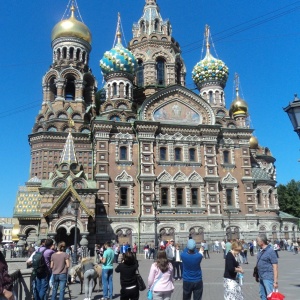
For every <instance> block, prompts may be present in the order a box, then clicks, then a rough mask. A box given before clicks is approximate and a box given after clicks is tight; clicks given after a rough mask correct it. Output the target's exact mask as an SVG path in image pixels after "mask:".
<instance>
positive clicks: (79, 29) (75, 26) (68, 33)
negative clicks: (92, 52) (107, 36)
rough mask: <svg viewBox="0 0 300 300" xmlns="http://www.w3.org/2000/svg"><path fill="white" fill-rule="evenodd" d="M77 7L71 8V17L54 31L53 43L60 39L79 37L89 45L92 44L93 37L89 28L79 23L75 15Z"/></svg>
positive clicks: (55, 27)
mask: <svg viewBox="0 0 300 300" xmlns="http://www.w3.org/2000/svg"><path fill="white" fill-rule="evenodd" d="M74 12H75V7H74V6H72V7H71V17H70V18H69V19H66V20H62V21H60V22H59V23H57V24H56V25H55V26H54V28H53V30H52V36H51V38H52V41H54V40H55V39H57V38H60V37H77V38H80V39H83V40H85V41H86V42H88V43H89V44H91V42H92V35H91V32H90V30H89V29H88V27H87V26H86V25H85V24H83V23H82V22H80V21H78V20H77V19H76V17H75V15H74Z"/></svg>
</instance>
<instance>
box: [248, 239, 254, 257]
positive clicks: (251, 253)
mask: <svg viewBox="0 0 300 300" xmlns="http://www.w3.org/2000/svg"><path fill="white" fill-rule="evenodd" d="M248 245H249V251H250V255H251V256H253V255H254V253H253V243H252V242H251V241H250V242H249V243H248Z"/></svg>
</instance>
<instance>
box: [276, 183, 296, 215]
mask: <svg viewBox="0 0 300 300" xmlns="http://www.w3.org/2000/svg"><path fill="white" fill-rule="evenodd" d="M277 193H278V202H279V207H280V210H281V211H283V212H285V213H288V214H291V215H293V216H295V217H298V218H299V217H300V181H295V180H294V179H292V180H291V181H290V182H289V183H288V184H286V185H283V184H280V185H278V187H277Z"/></svg>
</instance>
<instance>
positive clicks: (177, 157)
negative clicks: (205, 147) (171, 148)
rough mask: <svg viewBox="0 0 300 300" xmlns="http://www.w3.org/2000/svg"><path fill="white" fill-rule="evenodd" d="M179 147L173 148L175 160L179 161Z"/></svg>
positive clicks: (180, 158)
mask: <svg viewBox="0 0 300 300" xmlns="http://www.w3.org/2000/svg"><path fill="white" fill-rule="evenodd" d="M181 160H182V157H181V148H175V161H181Z"/></svg>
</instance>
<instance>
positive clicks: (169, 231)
mask: <svg viewBox="0 0 300 300" xmlns="http://www.w3.org/2000/svg"><path fill="white" fill-rule="evenodd" d="M159 236H160V240H161V241H163V242H166V241H170V240H172V239H173V240H175V229H174V228H162V229H161V230H160V231H159Z"/></svg>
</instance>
